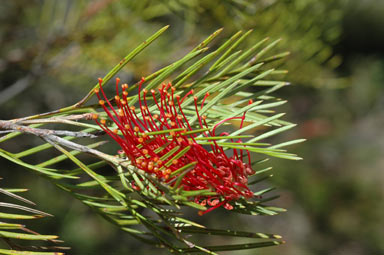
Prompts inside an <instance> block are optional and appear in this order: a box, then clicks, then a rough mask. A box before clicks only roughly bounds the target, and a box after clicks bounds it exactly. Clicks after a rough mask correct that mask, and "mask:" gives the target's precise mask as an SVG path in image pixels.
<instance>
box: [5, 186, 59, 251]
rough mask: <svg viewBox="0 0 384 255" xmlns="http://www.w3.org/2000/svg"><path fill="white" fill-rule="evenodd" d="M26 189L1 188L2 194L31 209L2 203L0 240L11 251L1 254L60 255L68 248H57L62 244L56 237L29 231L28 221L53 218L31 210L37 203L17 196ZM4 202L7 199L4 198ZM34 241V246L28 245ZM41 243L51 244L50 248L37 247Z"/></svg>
mask: <svg viewBox="0 0 384 255" xmlns="http://www.w3.org/2000/svg"><path fill="white" fill-rule="evenodd" d="M25 191H27V190H26V189H6V188H0V194H1V195H2V196H6V197H8V198H11V199H13V200H18V201H19V202H22V203H23V204H28V205H29V207H26V206H24V205H19V204H15V203H13V202H12V203H8V202H0V208H1V211H0V240H1V241H4V242H5V243H6V244H7V245H8V246H9V249H0V254H17V255H29V254H31V255H59V254H64V253H62V252H59V251H60V250H65V249H67V247H60V246H57V244H58V243H60V242H62V241H60V240H58V239H57V238H58V236H56V235H42V234H39V233H37V232H35V231H32V230H30V229H28V228H27V227H26V226H25V225H24V222H25V221H26V220H37V219H40V218H42V217H46V216H52V215H50V214H47V213H45V212H42V211H38V210H36V209H33V208H31V207H30V206H34V205H35V203H33V202H31V201H29V200H27V199H25V198H23V197H21V196H19V195H17V193H20V192H25ZM1 200H2V201H6V199H4V198H2V199H1ZM28 241H33V245H30V244H28ZM41 241H45V242H48V243H50V244H51V245H50V246H41V245H40V246H37V244H38V243H39V242H41Z"/></svg>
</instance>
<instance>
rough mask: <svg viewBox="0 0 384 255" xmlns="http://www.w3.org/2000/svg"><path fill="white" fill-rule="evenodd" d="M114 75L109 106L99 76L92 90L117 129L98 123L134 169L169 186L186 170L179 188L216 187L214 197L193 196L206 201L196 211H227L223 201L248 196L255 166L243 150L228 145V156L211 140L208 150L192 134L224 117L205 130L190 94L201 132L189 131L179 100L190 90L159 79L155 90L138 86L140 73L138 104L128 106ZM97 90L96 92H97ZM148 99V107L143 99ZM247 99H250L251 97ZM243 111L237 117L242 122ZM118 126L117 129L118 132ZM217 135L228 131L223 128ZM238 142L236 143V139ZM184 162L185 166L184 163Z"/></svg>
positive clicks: (210, 132) (124, 90)
mask: <svg viewBox="0 0 384 255" xmlns="http://www.w3.org/2000/svg"><path fill="white" fill-rule="evenodd" d="M119 81H120V79H118V78H117V79H116V96H115V100H114V101H115V104H116V107H115V108H114V107H113V106H112V104H111V102H110V101H109V100H108V99H107V97H106V95H105V93H104V91H103V88H102V86H101V83H102V79H99V84H100V86H99V88H97V89H95V93H96V95H97V96H98V98H99V104H100V105H101V106H102V107H103V109H104V111H105V112H106V114H107V115H108V117H109V118H110V119H111V120H112V121H113V122H114V123H115V124H116V126H117V129H114V130H111V129H110V128H109V127H108V126H107V125H106V120H105V119H101V120H100V121H98V116H97V115H95V116H94V119H95V120H96V122H97V124H98V125H99V126H100V127H101V128H102V129H103V130H104V131H105V132H106V133H107V134H108V135H109V136H111V137H112V138H113V139H114V140H115V141H116V142H117V143H119V144H120V146H121V148H122V150H123V151H124V152H125V154H126V155H127V157H128V158H129V160H130V161H131V162H132V164H134V165H135V166H136V167H137V168H139V169H141V170H144V171H145V172H147V173H150V174H153V175H155V176H156V177H157V178H158V179H160V180H162V181H164V182H165V183H168V184H169V185H171V186H174V185H176V179H177V178H178V176H180V174H185V172H186V171H187V173H186V174H185V175H184V177H183V178H182V180H181V183H179V184H177V185H182V189H183V190H186V191H194V190H210V191H213V192H216V194H217V195H213V196H196V197H195V198H194V201H195V202H196V203H199V204H202V205H204V206H205V205H208V206H210V208H209V209H207V210H206V211H204V212H199V214H200V215H202V214H204V213H207V212H209V211H212V210H213V209H215V208H218V207H220V206H223V207H224V208H226V209H228V210H231V209H232V208H233V206H232V205H231V204H229V203H228V202H229V201H231V200H236V199H239V198H240V197H244V198H250V197H252V196H253V193H252V191H250V190H249V188H248V187H247V183H248V176H249V175H251V174H253V173H254V171H253V170H252V169H251V165H250V155H249V152H248V151H247V150H244V151H245V152H246V153H248V159H249V161H248V163H244V162H243V150H240V151H238V150H236V149H234V150H233V155H232V156H227V155H226V154H225V152H224V150H223V148H222V147H221V146H219V145H217V143H216V142H215V140H214V139H212V144H211V145H210V146H211V150H210V151H208V150H207V149H205V148H204V147H203V146H202V145H200V144H198V142H197V140H196V137H197V135H198V134H201V133H203V134H204V136H206V137H208V138H207V139H208V140H209V137H212V136H216V135H215V130H216V128H217V127H218V126H219V125H221V124H223V123H224V122H225V121H227V120H229V119H225V120H222V121H220V122H219V123H218V124H217V125H215V126H214V127H213V129H212V130H209V128H208V125H207V121H206V116H200V114H199V105H198V98H197V97H196V96H195V97H194V104H195V112H196V115H197V118H198V121H199V126H200V128H201V129H204V130H203V131H200V132H199V133H194V132H191V131H193V129H192V127H191V125H190V123H189V122H188V119H187V117H186V115H185V114H184V112H183V109H182V106H181V105H182V103H183V102H184V100H186V99H187V98H188V97H189V96H192V95H193V93H194V92H193V90H191V91H189V92H188V93H187V94H186V95H185V96H184V97H183V98H181V97H180V95H177V94H176V93H175V88H174V87H173V86H172V85H171V84H170V83H168V84H163V85H162V86H161V87H160V88H159V89H158V90H157V91H156V90H151V91H150V92H149V91H147V90H146V89H142V85H143V83H144V78H143V79H142V80H141V81H140V83H139V91H138V92H139V93H138V104H139V105H138V109H136V108H135V106H133V105H131V106H130V105H129V98H128V91H127V89H128V85H127V84H123V85H122V86H121V88H122V93H121V95H120V91H119ZM100 92H101V93H100ZM208 96H209V93H207V94H206V95H205V97H204V98H203V100H202V103H201V105H200V109H201V108H203V106H204V102H205V100H206V99H207V97H208ZM149 100H150V101H151V103H152V104H151V105H153V106H152V107H151V108H150V107H148V103H147V101H149ZM250 103H251V101H250ZM244 118H245V113H244V114H243V116H242V117H233V118H230V119H240V120H241V126H242V125H243V122H244ZM119 131H120V132H119ZM220 135H228V133H222V134H220ZM238 142H241V141H240V140H239V141H238ZM188 166H189V167H188Z"/></svg>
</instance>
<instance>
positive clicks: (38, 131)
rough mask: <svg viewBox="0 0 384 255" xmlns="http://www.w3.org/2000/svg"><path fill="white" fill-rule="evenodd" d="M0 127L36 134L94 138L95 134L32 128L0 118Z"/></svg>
mask: <svg viewBox="0 0 384 255" xmlns="http://www.w3.org/2000/svg"><path fill="white" fill-rule="evenodd" d="M0 129H5V130H6V131H8V130H12V131H17V132H23V133H29V134H33V135H36V136H40V137H43V136H49V135H54V136H72V137H89V138H96V137H97V136H96V135H93V134H90V133H86V132H81V131H79V132H74V131H67V130H50V129H41V128H33V127H28V126H23V125H19V124H15V123H13V122H12V121H4V120H0Z"/></svg>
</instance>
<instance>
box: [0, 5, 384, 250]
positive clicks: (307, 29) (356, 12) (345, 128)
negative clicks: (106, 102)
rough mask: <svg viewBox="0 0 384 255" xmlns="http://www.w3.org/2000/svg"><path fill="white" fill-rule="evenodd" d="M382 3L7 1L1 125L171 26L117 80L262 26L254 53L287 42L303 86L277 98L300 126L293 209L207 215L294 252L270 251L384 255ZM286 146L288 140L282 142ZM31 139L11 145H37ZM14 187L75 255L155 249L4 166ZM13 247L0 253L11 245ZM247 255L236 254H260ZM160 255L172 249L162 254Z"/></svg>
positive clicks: (289, 186)
mask: <svg viewBox="0 0 384 255" xmlns="http://www.w3.org/2000/svg"><path fill="white" fill-rule="evenodd" d="M383 12H384V2H383V1H380V0H366V1H359V0H336V1H330V0H329V1H328V0H324V1H316V0H292V1H288V0H286V1H285V0H281V1H275V0H258V1H252V0H222V1H219V0H210V1H204V0H170V1H166V0H163V1H155V0H141V1H132V0H121V1H117V0H116V1H113V0H97V1H88V0H77V1H75V0H45V1H44V0H14V1H2V2H1V4H0V21H1V22H0V109H1V110H0V119H11V118H16V117H21V116H25V115H30V114H35V113H39V112H45V111H49V110H54V109H57V108H59V107H64V106H67V105H69V104H72V103H74V102H76V101H77V100H79V99H80V98H81V97H82V96H83V95H84V94H85V93H86V92H87V91H88V90H89V88H90V87H91V86H93V85H94V84H95V81H96V78H97V77H99V76H102V75H104V74H105V73H106V72H107V71H108V70H110V69H111V67H112V66H113V65H115V64H116V63H118V62H119V61H120V59H121V57H122V56H124V54H125V53H126V52H127V51H128V50H130V49H132V48H133V47H134V46H136V45H137V44H138V43H140V42H141V41H143V40H144V39H145V38H146V37H148V36H149V35H150V34H152V33H153V32H154V31H156V30H158V29H159V28H160V27H162V26H164V25H167V24H170V25H171V28H170V29H169V30H168V31H167V32H166V34H165V35H163V36H162V37H160V38H159V40H157V42H155V43H154V44H153V45H151V46H150V47H149V48H148V49H147V50H146V51H144V52H143V53H142V54H140V55H139V56H138V57H137V58H136V59H135V61H133V62H131V63H130V64H129V65H128V67H126V68H125V69H124V72H122V73H121V74H120V77H121V78H122V80H124V81H126V82H130V81H131V80H133V79H134V78H138V77H141V76H142V75H144V74H147V73H150V72H151V71H154V70H156V69H157V68H159V67H161V66H164V65H165V64H167V63H170V62H171V61H172V60H174V59H176V58H177V57H179V56H181V55H182V54H183V53H186V52H187V51H188V50H190V49H191V48H192V47H193V46H194V45H195V44H196V43H197V42H199V41H200V40H201V39H202V38H204V37H205V36H207V35H208V34H210V33H212V32H213V31H214V30H216V29H218V28H220V27H224V29H225V30H224V34H226V35H230V34H233V33H234V32H236V31H238V30H239V29H242V30H248V29H253V30H254V32H253V33H252V36H250V37H249V38H248V39H247V41H245V42H244V43H245V44H248V45H250V44H252V43H255V42H258V41H260V40H261V39H263V38H265V37H271V39H273V40H274V39H278V38H282V42H281V43H280V44H279V51H280V52H281V51H289V52H290V55H289V57H288V58H287V59H285V60H284V62H282V63H281V65H282V68H284V69H287V70H289V73H288V75H287V80H289V81H290V82H291V83H292V84H293V86H290V87H287V88H284V89H283V90H280V91H279V92H278V93H279V96H281V97H282V98H285V99H288V100H289V104H287V106H285V108H284V109H282V110H284V111H286V112H288V117H287V119H289V120H290V121H293V122H296V123H299V127H298V128H296V129H295V130H293V131H290V132H289V133H287V134H286V136H289V138H297V137H304V138H307V139H308V141H307V142H306V143H305V144H300V145H298V146H296V147H295V149H296V151H295V152H297V153H298V154H299V155H300V156H302V157H303V158H304V159H305V160H304V161H299V162H286V161H283V160H274V161H273V164H274V167H275V172H274V174H275V176H274V178H273V180H272V181H273V182H274V183H275V185H276V186H277V187H278V193H280V194H281V198H280V199H279V200H277V202H275V203H278V206H282V207H285V208H287V209H288V212H287V213H284V214H280V215H278V216H274V217H267V218H264V217H244V218H238V217H229V215H228V214H226V213H225V212H221V213H220V212H219V213H217V214H215V217H211V216H209V215H207V220H211V221H215V223H214V224H220V221H223V220H225V221H226V222H230V224H236V225H250V224H252V225H253V226H254V228H255V231H261V232H272V233H279V234H282V235H283V236H284V238H285V239H286V240H287V244H285V245H282V246H279V247H273V248H267V249H265V250H263V254H267V255H268V254H287V255H290V254H291V255H302V254H319V255H320V254H331V255H333V254H334V255H344V254H348V255H355V254H356V255H359V254H384V243H383V242H382V237H383V236H384V228H383V227H382V226H384V220H383V217H382V212H384V202H383V201H384V189H383V187H384V172H383V170H382V169H384V160H383V157H382V151H383V149H384V131H383V129H382V127H383V124H384V118H383V116H384V114H383V109H384V87H383V84H384V55H383V53H384V52H383V48H382V45H384V31H383V29H384V18H383V15H382V13H383ZM280 139H282V140H284V139H283V138H281V137H280ZM25 142H26V144H9V146H10V147H11V148H12V147H14V148H23V147H25V148H27V147H28V146H29V145H33V144H34V143H35V140H34V138H31V140H30V141H25ZM0 169H1V172H0V173H1V176H2V177H5V180H6V181H7V186H8V185H9V186H10V187H17V186H20V187H22V188H24V187H27V188H29V189H31V190H32V191H31V192H29V194H28V195H26V197H28V198H30V199H31V200H33V201H35V202H37V204H38V209H39V210H43V211H46V212H49V213H50V214H53V215H55V218H54V219H52V218H46V219H42V220H41V221H39V223H38V225H36V226H33V224H34V223H31V226H32V228H33V229H36V230H38V232H41V233H56V234H58V235H60V238H61V239H63V240H65V241H66V245H68V246H71V247H72V251H71V252H70V253H71V254H81V255H83V254H130V253H132V254H147V253H148V252H153V248H152V247H148V246H145V245H143V244H141V243H138V242H137V241H136V240H133V239H132V238H130V237H129V236H127V235H125V234H124V233H122V232H119V231H116V230H115V229H114V228H113V226H111V225H109V224H108V223H107V222H105V221H103V220H102V219H101V218H99V217H97V216H95V215H93V213H92V212H91V211H89V209H88V208H86V207H85V206H84V205H82V204H80V202H78V201H74V200H73V199H72V198H71V197H69V195H68V194H65V193H64V192H61V191H59V190H57V189H56V188H55V187H54V186H53V185H51V184H50V183H49V182H48V181H46V180H44V179H39V178H37V177H36V176H34V175H31V174H30V173H29V172H27V171H25V170H24V169H19V168H18V167H15V165H13V164H12V163H10V162H7V161H5V160H3V159H1V161H0ZM1 245H3V244H0V247H1ZM253 252H254V251H252V250H251V251H239V252H237V254H254V253H253ZM158 253H159V254H161V253H164V254H165V251H162V250H159V251H158Z"/></svg>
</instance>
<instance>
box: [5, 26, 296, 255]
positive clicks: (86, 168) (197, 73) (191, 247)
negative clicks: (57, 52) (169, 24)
mask: <svg viewBox="0 0 384 255" xmlns="http://www.w3.org/2000/svg"><path fill="white" fill-rule="evenodd" d="M165 29H166V27H165V28H162V29H160V30H159V31H158V32H157V33H155V34H154V35H153V36H151V37H149V38H148V39H147V40H146V41H145V42H143V43H142V44H140V45H139V46H138V47H136V48H135V49H134V50H133V51H131V52H130V53H129V54H127V56H126V57H125V58H123V59H122V60H121V61H120V62H119V63H118V64H117V65H116V66H115V67H114V68H113V69H112V70H111V71H110V72H109V73H108V74H107V75H106V76H105V77H104V82H103V83H102V85H103V86H105V85H107V82H108V80H109V79H111V78H112V77H113V76H115V75H116V74H117V73H118V71H119V70H121V68H123V66H124V65H126V64H127V63H128V62H131V61H132V59H133V58H134V57H135V56H136V55H137V54H139V53H141V51H143V50H144V48H145V47H147V46H148V45H150V44H151V43H152V42H153V41H154V40H155V39H156V38H157V37H158V36H159V35H161V34H162V33H163V32H164V31H165ZM220 32H221V30H218V31H216V32H215V33H213V34H212V35H210V36H209V37H208V38H207V39H205V40H204V41H203V42H201V43H200V44H199V45H198V46H197V47H195V48H193V49H192V50H191V51H190V52H188V53H186V54H185V55H184V56H183V57H181V58H180V59H179V60H176V61H175V62H173V63H172V64H169V65H167V66H165V67H163V68H161V69H159V70H158V71H156V72H154V73H152V74H150V75H147V76H146V77H145V82H146V83H145V89H147V90H150V89H153V88H157V87H158V86H160V85H161V83H162V82H164V81H171V82H172V84H174V86H175V87H176V88H177V91H178V92H177V93H179V94H180V95H184V94H186V92H187V91H189V90H190V89H192V88H193V89H194V90H195V94H194V95H195V96H196V97H197V100H198V103H199V104H200V103H201V101H202V100H203V97H204V95H205V94H206V93H207V92H209V93H210V94H211V95H214V96H213V97H208V98H207V100H206V101H205V105H204V107H202V109H201V111H200V114H205V115H206V116H207V125H208V130H212V128H213V127H214V126H215V125H217V124H219V123H220V121H221V120H223V119H228V118H231V117H233V116H238V115H239V114H242V113H243V112H245V111H247V116H246V119H245V122H246V124H247V125H245V126H244V127H241V128H234V127H233V126H232V125H229V123H223V124H222V126H223V127H225V130H226V131H227V132H228V133H229V135H228V137H222V136H217V137H210V139H206V137H204V136H203V133H204V132H205V131H207V130H206V129H201V128H200V127H199V125H198V116H196V112H195V111H194V107H195V105H194V102H193V98H188V99H186V100H185V101H184V102H183V104H182V107H183V111H184V112H185V115H186V117H187V119H188V120H189V122H190V124H191V126H192V131H189V132H193V133H195V134H198V138H197V139H196V141H197V143H198V144H201V145H210V144H212V141H215V142H216V143H218V144H219V145H221V146H222V147H223V148H227V149H230V148H235V149H247V150H249V151H251V152H252V155H253V158H252V159H253V168H254V169H255V170H256V172H255V174H254V176H252V177H251V180H250V182H249V184H250V185H253V186H255V187H254V188H253V189H254V194H255V196H256V198H254V199H250V200H246V199H243V198H242V199H239V200H236V201H234V202H233V203H232V206H233V210H232V211H233V212H235V213H240V214H249V215H275V214H277V213H279V212H281V211H284V210H283V209H281V208H276V207H272V206H269V205H267V204H266V202H268V201H270V200H273V199H275V198H276V196H273V195H271V196H269V197H268V196H267V195H268V193H269V192H270V191H272V190H273V188H265V187H263V188H261V187H258V186H257V185H256V184H257V183H259V182H260V181H262V180H265V179H267V178H269V177H270V175H266V172H267V171H269V170H270V168H269V167H266V166H265V165H264V163H265V161H266V160H267V159H268V158H269V157H279V158H286V159H292V160H298V159H300V158H299V157H297V156H296V155H294V154H291V153H288V152H286V150H284V149H282V148H283V147H285V146H288V145H290V144H294V143H297V142H301V141H302V140H295V141H290V142H284V143H281V144H276V145H271V144H269V143H266V142H261V141H263V140H265V139H266V138H269V137H272V136H275V135H277V134H279V133H281V132H283V131H285V130H288V129H290V128H292V127H294V126H295V125H294V124H291V123H289V122H287V121H284V120H281V119H280V118H281V117H282V116H283V114H276V113H275V110H274V108H275V107H277V106H280V105H282V104H284V103H285V101H282V100H281V99H280V98H277V97H275V96H273V95H272V92H274V91H276V90H277V89H279V88H281V87H284V86H287V85H288V84H289V83H286V82H284V81H281V78H280V77H281V74H284V73H285V71H284V70H280V69H279V68H276V67H275V66H274V65H275V61H274V60H276V59H280V58H281V57H282V56H283V55H284V54H280V53H276V54H273V53H272V51H271V50H272V48H273V47H274V46H275V45H276V44H277V42H278V41H274V42H271V43H268V42H267V41H268V40H267V39H265V40H262V41H260V42H258V43H256V44H254V45H253V46H252V47H249V48H246V49H242V48H241V42H242V41H243V40H244V39H245V38H246V37H248V36H249V35H250V34H251V33H250V32H246V33H242V32H238V33H236V34H235V35H233V36H232V37H231V38H229V39H228V40H227V41H226V42H224V43H223V44H221V45H218V46H216V47H213V50H210V49H208V48H207V46H209V45H210V44H211V43H212V41H213V39H215V38H216V37H217V36H218V35H219V33H220ZM136 87H137V83H136V84H134V85H133V86H130V91H131V93H132V91H133V90H134V89H135V88H136ZM93 93H94V89H91V90H90V91H89V93H88V94H87V95H86V96H85V97H84V98H83V99H82V100H80V101H79V102H77V103H75V104H73V105H71V106H68V107H65V108H62V109H59V110H56V111H52V112H48V113H44V114H37V115H33V116H30V117H24V118H20V119H14V120H11V121H0V127H2V129H4V130H5V131H4V132H9V134H6V135H4V136H2V137H0V143H2V144H6V143H7V142H9V141H11V140H17V139H19V141H20V139H23V137H24V136H26V135H28V134H29V135H31V134H32V135H35V136H38V137H40V138H42V140H43V141H45V143H42V144H40V145H38V146H35V147H33V148H29V149H27V150H24V151H20V152H10V151H7V150H6V149H0V156H1V157H3V158H6V159H8V160H10V161H12V162H14V163H16V164H19V165H21V166H23V167H25V168H27V169H30V170H32V171H33V172H35V173H36V174H38V175H40V176H43V177H44V178H47V179H49V180H50V181H51V182H53V183H54V184H55V185H56V186H57V187H59V188H61V189H62V190H65V191H66V192H68V193H70V194H71V195H73V196H74V197H75V198H76V199H78V200H80V201H81V202H82V203H84V204H86V205H87V206H89V207H91V208H92V209H93V210H94V211H95V212H97V213H98V214H100V215H101V216H102V217H103V218H105V219H106V220H108V221H109V222H111V223H112V224H114V225H116V226H117V227H118V228H120V229H121V230H123V231H125V232H127V233H129V234H130V235H132V236H133V237H135V238H137V239H138V240H140V241H142V242H146V243H149V244H152V245H156V246H158V247H165V248H167V249H169V250H170V251H171V252H174V253H179V254H185V253H193V252H200V253H201V252H204V253H207V254H216V251H226V250H240V249H251V248H259V247H266V246H273V245H278V244H281V243H282V241H281V240H279V239H280V238H281V237H280V236H278V235H271V234H262V233H254V232H253V231H252V232H247V231H238V230H226V229H225V230H222V229H215V228H206V227H205V226H202V225H201V224H199V223H196V222H193V221H191V220H189V219H188V217H187V216H186V215H184V212H185V208H190V210H194V211H196V210H195V209H199V210H204V209H206V208H205V207H204V205H201V204H197V203H195V202H194V201H193V199H191V198H193V197H194V196H196V195H204V194H206V195H209V194H212V191H210V190H196V191H185V190H183V189H182V188H181V187H179V186H178V185H175V186H171V185H170V184H167V183H166V182H162V181H161V180H159V179H156V178H154V177H153V176H152V175H150V174H147V173H146V172H144V171H142V170H140V169H138V168H136V167H135V166H134V165H133V164H132V163H131V162H130V161H128V160H127V159H124V158H119V157H118V156H115V155H113V154H114V153H112V155H110V154H106V153H103V152H101V151H100V149H102V146H101V145H103V144H104V143H105V138H104V137H99V136H100V131H102V130H101V128H100V127H99V126H97V125H95V124H94V122H90V119H91V118H92V113H95V112H97V110H98V109H99V108H100V106H99V105H95V104H93V103H92V97H93V96H94V95H93ZM139 93H140V92H139ZM249 99H253V100H254V102H253V103H251V104H248V102H249ZM204 100H205V99H204ZM137 101H138V95H132V96H130V97H129V104H130V105H134V104H135V103H136V102H137ZM149 109H152V110H153V111H156V109H155V107H154V102H151V105H149ZM100 115H101V116H105V113H102V112H101V113H100ZM233 124H234V125H235V126H236V125H238V123H233ZM52 125H53V128H52ZM109 125H110V128H111V129H113V128H114V126H113V125H114V124H109ZM255 128H257V129H258V130H259V131H258V132H257V133H258V134H257V135H252V134H250V133H251V132H250V131H251V130H254V129H255ZM168 131H169V132H166V133H164V132H163V133H164V134H163V135H165V136H168V137H169V136H171V135H172V133H171V131H172V130H168ZM252 133H254V132H252ZM148 135H156V134H148ZM231 138H244V139H245V140H244V141H243V143H242V144H241V146H239V144H238V143H232V142H229V141H228V139H231ZM95 139H97V140H98V142H95ZM100 139H101V140H102V141H99V140H100ZM3 148H4V147H3ZM53 149H56V150H57V151H59V152H60V155H59V156H56V157H54V158H46V157H44V156H42V157H39V158H40V161H39V162H35V161H34V162H29V160H28V159H27V157H29V156H33V155H36V156H38V155H43V154H46V155H48V153H47V152H48V151H49V150H53ZM178 149H179V148H177V150H178ZM187 150H188V147H186V148H185V149H183V150H181V151H180V152H179V153H178V154H175V155H174V156H173V157H172V158H171V155H172V154H173V153H169V155H168V154H167V155H164V158H163V159H162V160H168V159H170V160H173V159H176V158H178V157H180V156H182V155H183V154H184V153H186V151H187ZM175 152H176V150H175ZM109 153H110V151H109ZM87 154H90V155H92V156H93V157H88V156H87ZM61 162H71V163H72V165H73V167H72V168H71V169H63V168H62V167H61V165H60V164H61ZM192 166H193V164H192V163H191V164H189V165H186V166H185V167H183V168H180V169H178V170H177V171H175V172H173V173H172V174H173V176H176V177H177V178H176V183H179V182H180V180H181V179H182V178H183V176H184V174H185V173H186V172H187V171H188V170H189V168H190V167H192ZM133 183H135V185H133ZM136 186H138V187H139V188H137V187H136ZM260 195H263V197H262V198H260V197H258V196H260ZM196 235H197V236H206V235H207V236H211V235H219V236H232V237H238V238H244V237H245V238H250V239H251V240H252V241H251V242H250V243H240V244H227V243H223V244H219V245H216V246H207V245H205V244H204V243H197V242H195V241H193V239H194V236H196Z"/></svg>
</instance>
